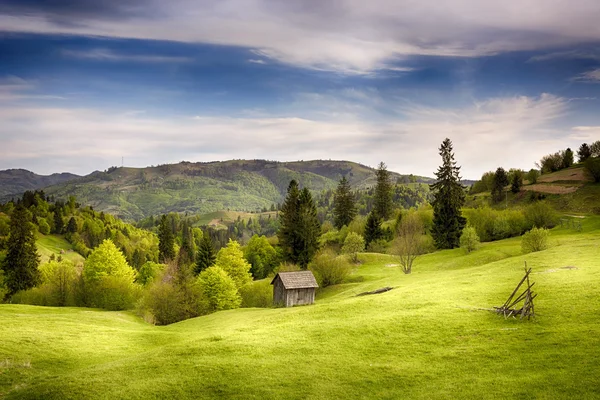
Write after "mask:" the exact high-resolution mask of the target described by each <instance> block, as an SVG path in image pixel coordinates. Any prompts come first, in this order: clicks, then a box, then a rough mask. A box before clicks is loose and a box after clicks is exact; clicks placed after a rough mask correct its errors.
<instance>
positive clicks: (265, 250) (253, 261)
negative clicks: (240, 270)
mask: <svg viewBox="0 0 600 400" xmlns="http://www.w3.org/2000/svg"><path fill="white" fill-rule="evenodd" d="M244 257H245V258H246V260H248V262H249V263H250V265H251V268H250V272H251V273H252V276H253V277H254V278H255V279H263V278H266V277H267V276H268V275H269V274H270V273H271V272H272V271H273V269H275V267H276V266H277V263H278V261H279V260H278V257H277V251H275V249H274V248H273V246H271V244H270V243H269V241H268V240H267V238H266V237H265V236H258V235H254V236H252V238H250V241H249V242H248V244H247V245H246V247H245V248H244Z"/></svg>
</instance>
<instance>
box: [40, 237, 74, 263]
mask: <svg viewBox="0 0 600 400" xmlns="http://www.w3.org/2000/svg"><path fill="white" fill-rule="evenodd" d="M36 245H37V249H38V253H39V254H40V256H41V262H42V263H45V262H48V259H49V258H50V256H51V255H52V254H54V255H55V256H56V257H58V256H59V255H60V256H61V257H62V258H63V259H64V260H69V261H72V262H73V263H74V264H75V265H77V264H80V263H83V261H84V258H83V257H82V256H81V255H80V254H79V253H77V252H75V251H74V250H73V246H71V244H70V243H69V242H67V241H66V239H64V238H63V237H60V236H56V235H42V234H38V237H37V240H36Z"/></svg>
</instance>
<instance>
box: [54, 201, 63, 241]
mask: <svg viewBox="0 0 600 400" xmlns="http://www.w3.org/2000/svg"><path fill="white" fill-rule="evenodd" d="M64 228H65V222H64V221H63V213H62V207H60V206H59V205H57V206H56V208H55V210H54V233H58V234H59V235H60V234H61V233H63V230H64Z"/></svg>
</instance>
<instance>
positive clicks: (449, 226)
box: [431, 138, 466, 249]
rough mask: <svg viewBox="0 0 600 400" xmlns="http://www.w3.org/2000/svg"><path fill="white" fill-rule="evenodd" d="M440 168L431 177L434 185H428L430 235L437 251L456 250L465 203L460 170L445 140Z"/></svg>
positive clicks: (449, 141) (448, 140)
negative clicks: (431, 211) (431, 217)
mask: <svg viewBox="0 0 600 400" xmlns="http://www.w3.org/2000/svg"><path fill="white" fill-rule="evenodd" d="M439 150H440V156H442V165H441V166H440V167H439V168H438V171H437V172H436V173H435V175H436V178H437V181H436V183H434V184H432V185H431V190H432V192H433V201H432V206H433V228H432V230H431V235H432V236H433V240H434V242H435V246H436V247H437V248H438V249H452V248H455V247H458V245H459V241H460V235H461V234H462V230H463V228H464V227H465V225H466V219H465V218H464V217H463V216H462V213H461V207H462V206H463V204H464V202H465V192H464V187H463V186H462V185H461V184H460V179H461V178H460V175H459V173H460V167H457V166H456V162H455V161H454V154H453V153H452V141H451V140H450V139H448V138H446V139H445V140H444V141H443V142H442V145H441V147H440V149H439Z"/></svg>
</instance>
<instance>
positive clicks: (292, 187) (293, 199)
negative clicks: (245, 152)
mask: <svg viewBox="0 0 600 400" xmlns="http://www.w3.org/2000/svg"><path fill="white" fill-rule="evenodd" d="M299 199H300V190H299V189H298V182H296V181H295V180H292V181H290V184H289V186H288V189H287V196H286V197H285V200H284V201H283V204H282V205H281V210H280V211H279V221H280V227H279V230H278V231H277V237H278V238H279V246H281V249H282V250H283V253H284V256H285V258H286V260H289V261H292V262H296V260H297V249H298V247H299V240H298V235H297V231H298V207H299Z"/></svg>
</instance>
